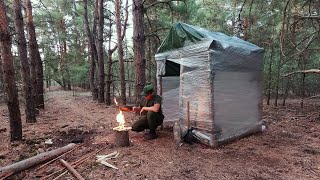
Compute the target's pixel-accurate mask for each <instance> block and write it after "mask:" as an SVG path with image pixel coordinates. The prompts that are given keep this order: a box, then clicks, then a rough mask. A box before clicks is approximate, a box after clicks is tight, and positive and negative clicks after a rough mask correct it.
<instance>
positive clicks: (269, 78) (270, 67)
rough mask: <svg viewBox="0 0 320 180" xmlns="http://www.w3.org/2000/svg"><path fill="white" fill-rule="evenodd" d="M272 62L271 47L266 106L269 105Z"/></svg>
mask: <svg viewBox="0 0 320 180" xmlns="http://www.w3.org/2000/svg"><path fill="white" fill-rule="evenodd" d="M272 62H273V45H271V54H270V62H269V67H268V85H267V105H270V99H271V84H272Z"/></svg>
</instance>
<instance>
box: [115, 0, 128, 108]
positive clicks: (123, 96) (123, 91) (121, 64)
mask: <svg viewBox="0 0 320 180" xmlns="http://www.w3.org/2000/svg"><path fill="white" fill-rule="evenodd" d="M115 8H116V26H117V40H118V58H119V69H120V87H121V88H120V95H121V102H122V104H126V82H125V81H126V79H125V70H124V62H123V45H122V39H121V35H122V32H121V18H120V9H121V4H120V0H116V6H115ZM124 31H125V29H124Z"/></svg>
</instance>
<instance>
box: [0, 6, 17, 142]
mask: <svg viewBox="0 0 320 180" xmlns="http://www.w3.org/2000/svg"><path fill="white" fill-rule="evenodd" d="M0 50H1V58H2V70H3V75H4V81H5V89H6V92H7V96H8V98H7V105H8V110H9V118H10V140H11V141H15V140H22V123H21V114H20V109H19V100H18V91H17V87H16V84H15V83H16V79H15V76H14V68H13V57H12V54H11V36H10V30H9V23H8V19H7V15H6V6H5V4H4V1H0Z"/></svg>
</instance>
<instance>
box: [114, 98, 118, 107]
mask: <svg viewBox="0 0 320 180" xmlns="http://www.w3.org/2000/svg"><path fill="white" fill-rule="evenodd" d="M113 101H114V103H116V105H117V106H119V104H118V101H117V99H116V98H114V99H113Z"/></svg>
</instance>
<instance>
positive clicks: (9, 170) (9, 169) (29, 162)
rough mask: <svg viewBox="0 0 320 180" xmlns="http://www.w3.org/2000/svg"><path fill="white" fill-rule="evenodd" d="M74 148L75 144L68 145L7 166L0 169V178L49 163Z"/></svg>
mask: <svg viewBox="0 0 320 180" xmlns="http://www.w3.org/2000/svg"><path fill="white" fill-rule="evenodd" d="M75 146H76V144H73V143H71V144H68V145H67V146H64V147H61V148H58V149H55V150H52V151H49V152H44V153H41V154H38V155H36V156H33V157H31V158H28V159H25V160H22V161H20V162H17V163H14V164H11V165H9V166H5V167H2V168H0V178H1V177H3V176H6V175H8V174H11V175H13V174H16V173H18V172H21V171H24V170H26V169H29V168H31V167H33V166H36V165H38V164H41V163H43V162H46V161H49V160H51V159H53V158H55V157H57V156H59V155H61V154H63V153H65V152H67V151H69V150H70V149H72V148H74V147H75Z"/></svg>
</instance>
